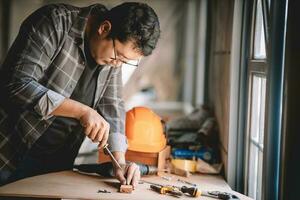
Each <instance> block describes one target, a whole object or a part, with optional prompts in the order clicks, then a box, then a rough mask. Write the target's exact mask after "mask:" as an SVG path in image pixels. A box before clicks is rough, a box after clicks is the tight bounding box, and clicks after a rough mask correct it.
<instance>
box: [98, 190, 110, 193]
mask: <svg viewBox="0 0 300 200" xmlns="http://www.w3.org/2000/svg"><path fill="white" fill-rule="evenodd" d="M98 193H111V192H110V191H107V190H98Z"/></svg>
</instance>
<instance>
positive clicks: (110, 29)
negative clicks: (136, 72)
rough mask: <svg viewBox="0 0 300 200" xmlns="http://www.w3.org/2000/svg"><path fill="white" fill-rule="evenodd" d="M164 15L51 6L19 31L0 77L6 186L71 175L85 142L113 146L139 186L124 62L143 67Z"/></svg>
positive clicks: (0, 176)
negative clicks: (130, 146) (129, 158)
mask: <svg viewBox="0 0 300 200" xmlns="http://www.w3.org/2000/svg"><path fill="white" fill-rule="evenodd" d="M159 35H160V27H159V21H158V17H157V15H156V14H155V12H154V11H153V9H152V8H150V7H149V6H147V5H146V4H142V3H124V4H121V5H119V6H116V7H114V8H112V9H111V10H107V9H106V8H105V7H104V6H103V5H100V4H95V5H91V6H89V7H85V8H78V7H74V6H70V5H65V4H53V5H47V6H45V7H42V8H40V9H38V10H37V11H35V12H34V13H33V14H31V15H30V16H29V17H28V18H27V19H26V20H25V21H24V22H23V23H22V25H21V28H20V31H19V34H18V36H17V38H16V40H15V41H14V43H13V45H12V47H11V48H10V50H9V52H8V55H7V57H6V59H5V61H4V63H3V66H2V68H1V71H0V167H1V168H0V180H1V182H0V183H1V184H5V183H8V182H11V181H15V180H18V179H20V178H24V177H28V176H33V175H37V174H41V173H46V172H51V171H58V170H66V169H71V168H72V165H73V162H74V159H75V157H76V155H77V153H78V150H79V147H80V145H81V143H82V141H83V139H84V137H85V136H87V137H88V138H90V139H91V140H92V141H93V142H97V143H99V148H102V147H103V146H104V145H105V144H106V143H107V142H108V144H109V147H110V150H111V151H112V152H113V154H114V156H115V157H116V159H117V160H118V162H119V163H120V164H122V165H123V166H124V168H125V174H123V171H122V170H120V169H118V168H117V167H116V166H115V167H114V171H115V176H116V178H117V179H118V180H119V181H120V182H121V183H122V184H125V183H127V184H132V185H133V186H136V184H137V182H138V180H139V177H140V172H139V169H138V167H137V165H135V164H126V162H125V156H124V152H125V151H126V149H127V142H126V137H125V135H124V121H125V111H124V104H123V101H122V98H121V93H122V91H121V89H122V80H121V78H122V77H121V66H122V64H128V65H134V66H138V64H139V61H140V60H141V58H142V57H144V56H148V55H150V54H151V53H152V50H153V49H154V48H155V46H156V43H157V41H158V38H159Z"/></svg>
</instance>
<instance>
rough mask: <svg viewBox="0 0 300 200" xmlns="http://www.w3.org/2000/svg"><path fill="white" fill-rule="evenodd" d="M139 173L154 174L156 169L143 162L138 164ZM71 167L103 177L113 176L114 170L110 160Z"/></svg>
mask: <svg viewBox="0 0 300 200" xmlns="http://www.w3.org/2000/svg"><path fill="white" fill-rule="evenodd" d="M137 165H138V166H139V169H140V172H141V175H142V176H144V175H151V174H156V173H157V171H158V169H157V167H155V166H151V165H144V164H139V163H137ZM73 169H76V170H79V171H80V172H85V173H97V174H99V175H101V176H104V177H113V176H114V171H113V164H112V162H105V163H101V164H98V163H91V164H81V165H74V166H73Z"/></svg>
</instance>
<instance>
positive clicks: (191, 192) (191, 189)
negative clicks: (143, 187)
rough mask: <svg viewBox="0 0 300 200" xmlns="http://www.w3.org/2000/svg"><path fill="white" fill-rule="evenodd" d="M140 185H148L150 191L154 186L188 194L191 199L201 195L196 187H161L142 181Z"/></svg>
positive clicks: (157, 184)
mask: <svg viewBox="0 0 300 200" xmlns="http://www.w3.org/2000/svg"><path fill="white" fill-rule="evenodd" d="M140 183H148V184H150V188H151V185H152V189H153V187H154V186H153V185H155V186H157V187H159V188H168V189H171V188H172V189H173V191H176V192H181V193H184V194H189V195H190V196H191V197H199V196H201V194H202V192H201V190H199V189H198V188H196V187H187V186H182V187H179V186H174V185H161V184H159V183H154V182H150V181H144V180H141V181H140ZM157 190H158V189H157ZM177 196H178V195H177Z"/></svg>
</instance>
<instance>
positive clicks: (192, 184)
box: [177, 179, 197, 187]
mask: <svg viewBox="0 0 300 200" xmlns="http://www.w3.org/2000/svg"><path fill="white" fill-rule="evenodd" d="M177 181H179V182H181V183H185V184H188V185H191V186H193V187H197V184H195V183H191V182H188V181H185V180H182V179H177Z"/></svg>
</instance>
